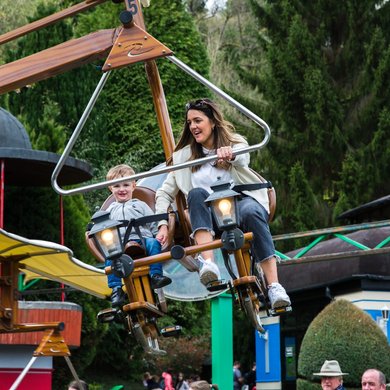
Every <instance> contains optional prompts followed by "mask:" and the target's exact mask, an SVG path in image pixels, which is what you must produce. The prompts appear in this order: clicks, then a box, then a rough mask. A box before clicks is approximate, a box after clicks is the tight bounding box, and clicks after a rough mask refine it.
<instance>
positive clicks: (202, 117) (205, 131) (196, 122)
mask: <svg viewBox="0 0 390 390" xmlns="http://www.w3.org/2000/svg"><path fill="white" fill-rule="evenodd" d="M187 124H188V127H189V129H190V132H191V134H192V136H193V137H194V138H195V141H196V142H197V143H199V144H201V145H202V146H204V147H205V148H207V149H211V148H212V147H213V145H214V130H213V129H214V123H213V121H212V120H211V119H210V118H209V117H208V116H207V115H206V114H205V113H204V112H203V111H198V110H192V109H191V110H188V112H187Z"/></svg>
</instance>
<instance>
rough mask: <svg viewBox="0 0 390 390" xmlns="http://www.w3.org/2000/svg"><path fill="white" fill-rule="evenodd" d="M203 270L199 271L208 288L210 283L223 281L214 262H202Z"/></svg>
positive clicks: (201, 279) (202, 281)
mask: <svg viewBox="0 0 390 390" xmlns="http://www.w3.org/2000/svg"><path fill="white" fill-rule="evenodd" d="M199 260H200V261H201V269H200V271H199V278H200V281H201V283H202V284H203V285H205V286H207V285H208V284H209V283H210V282H214V281H216V280H219V279H221V273H220V272H219V269H218V266H217V264H215V263H213V262H212V261H205V260H203V261H202V260H201V257H200V256H199Z"/></svg>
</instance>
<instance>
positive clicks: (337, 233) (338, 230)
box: [273, 220, 390, 261]
mask: <svg viewBox="0 0 390 390" xmlns="http://www.w3.org/2000/svg"><path fill="white" fill-rule="evenodd" d="M388 226H390V220H384V221H378V222H370V223H361V224H355V225H347V226H337V227H332V228H326V229H317V230H310V231H306V232H300V233H288V234H280V235H276V236H273V240H274V241H275V242H277V241H287V240H293V239H298V238H307V237H314V240H313V241H312V242H311V243H310V244H308V245H307V246H305V247H304V248H301V250H300V251H299V252H298V253H297V254H295V255H294V256H293V257H289V256H287V255H286V254H283V253H281V252H279V251H276V253H277V255H278V256H280V258H281V259H282V261H283V260H284V261H287V260H297V259H301V258H303V257H304V255H306V254H307V253H308V252H309V251H310V250H311V249H313V248H314V247H315V246H316V245H318V244H319V243H320V242H323V241H324V240H325V239H327V238H329V237H336V238H338V239H340V240H342V241H344V242H347V243H348V244H350V245H352V246H353V247H355V248H357V249H358V250H359V251H371V250H380V249H383V248H385V245H386V244H388V243H389V242H390V235H388V236H387V237H386V238H385V239H384V240H382V241H381V242H380V243H379V244H377V245H375V247H373V248H370V247H368V246H366V245H364V244H362V243H360V242H358V241H356V240H353V239H351V238H350V237H347V236H346V235H345V234H347V233H351V232H356V231H361V230H368V229H374V228H382V227H388ZM385 249H386V251H387V250H388V251H389V252H390V247H388V248H385ZM329 256H331V254H329Z"/></svg>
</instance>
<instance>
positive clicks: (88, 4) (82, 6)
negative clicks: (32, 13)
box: [0, 0, 107, 45]
mask: <svg viewBox="0 0 390 390" xmlns="http://www.w3.org/2000/svg"><path fill="white" fill-rule="evenodd" d="M106 1H107V0H85V1H83V2H82V3H79V4H75V5H74V6H72V7H69V8H67V9H65V10H63V11H59V12H56V13H55V14H53V15H49V16H47V17H45V18H42V19H39V20H36V21H35V22H32V23H29V24H26V25H25V26H22V27H19V28H17V29H15V30H12V31H9V32H7V33H5V34H3V35H0V45H2V44H3V43H6V42H9V41H12V40H14V39H16V38H19V37H21V36H23V35H26V34H28V33H30V32H32V31H37V30H40V29H42V28H44V27H47V26H50V25H52V24H54V23H56V22H58V21H59V20H62V19H65V18H68V17H69V16H73V15H76V14H78V13H79V12H83V11H86V10H88V9H90V8H92V7H95V6H96V5H99V4H102V3H104V2H106Z"/></svg>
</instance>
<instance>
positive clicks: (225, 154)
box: [217, 146, 234, 162]
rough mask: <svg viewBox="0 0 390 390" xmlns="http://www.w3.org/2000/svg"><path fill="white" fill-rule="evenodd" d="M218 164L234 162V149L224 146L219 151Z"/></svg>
mask: <svg viewBox="0 0 390 390" xmlns="http://www.w3.org/2000/svg"><path fill="white" fill-rule="evenodd" d="M217 156H218V157H219V159H218V162H222V161H230V160H234V157H233V148H232V147H231V146H222V147H221V148H219V149H217Z"/></svg>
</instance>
